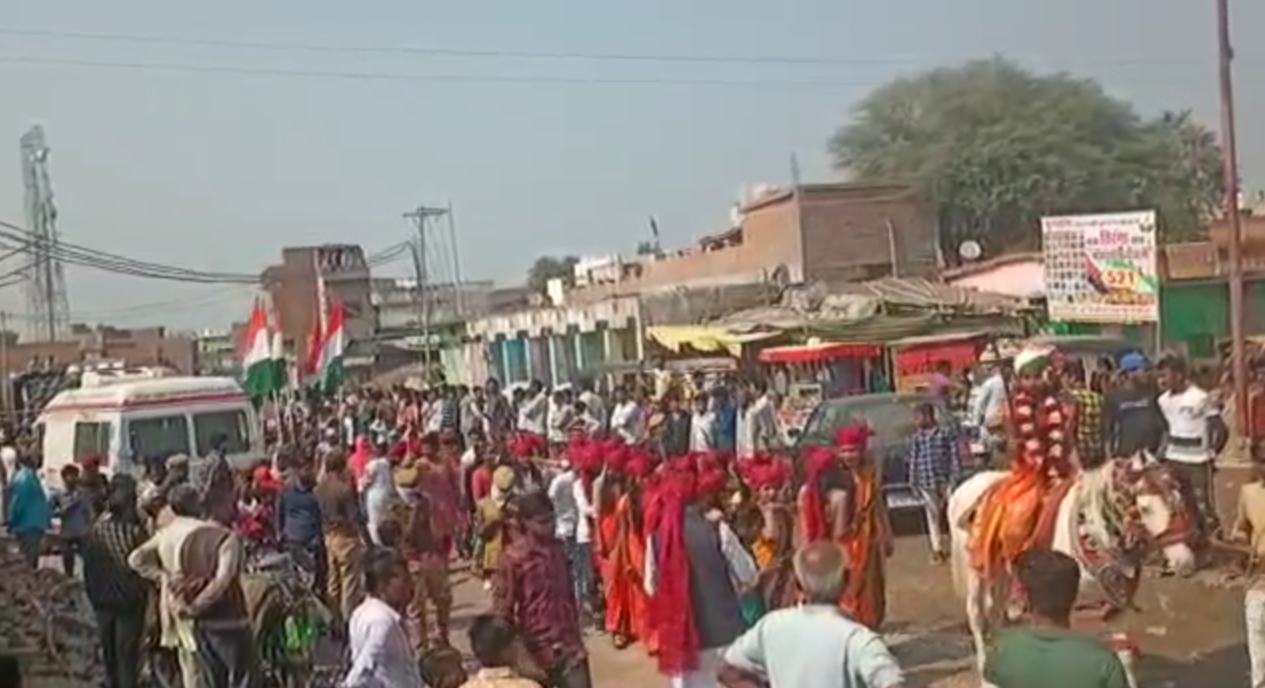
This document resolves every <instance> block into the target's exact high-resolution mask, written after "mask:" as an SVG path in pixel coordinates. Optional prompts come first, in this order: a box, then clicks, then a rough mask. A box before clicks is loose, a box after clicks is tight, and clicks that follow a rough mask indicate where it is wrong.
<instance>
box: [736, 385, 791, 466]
mask: <svg viewBox="0 0 1265 688" xmlns="http://www.w3.org/2000/svg"><path fill="white" fill-rule="evenodd" d="M754 392H755V394H756V395H757V396H756V399H755V401H753V402H751V404H750V405H748V406H746V407H745V408H743V410H742V412H741V413H740V415H739V416H738V451H737V456H738V458H740V459H743V458H749V457H751V456H754V455H755V454H759V453H762V452H769V451H775V450H777V449H780V448H781V447H782V445H783V444H784V442H783V441H782V434H781V430H780V429H779V428H778V421H777V403H776V402H775V401H774V398H773V393H772V392H771V391H769V386H768V383H766V382H764V381H762V380H761V381H759V382H757V383H756V384H755V388H754Z"/></svg>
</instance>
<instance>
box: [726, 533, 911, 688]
mask: <svg viewBox="0 0 1265 688" xmlns="http://www.w3.org/2000/svg"><path fill="white" fill-rule="evenodd" d="M846 561H847V558H846V556H845V555H844V552H843V549H842V548H841V547H839V546H838V545H836V544H835V543H833V542H830V541H819V542H815V543H813V544H811V545H808V546H807V547H805V548H804V549H801V550H800V551H798V552H796V553H795V560H794V567H795V578H796V580H798V581H799V586H800V590H801V591H802V592H803V594H804V597H805V598H806V599H805V602H804V604H801V605H798V606H795V607H787V608H784V609H778V610H776V611H773V612H770V613H769V614H767V615H766V616H764V617H763V618H762V619H760V621H759V622H758V623H756V625H755V626H753V627H752V628H751V629H750V630H748V631H747V632H746V633H744V634H742V635H741V636H739V637H738V639H737V640H735V641H734V643H733V644H732V645H730V646H729V647H728V648H726V649H725V651H724V654H723V656H722V659H721V668H720V672H719V678H720V683H721V684H722V685H726V686H741V685H768V686H769V687H770V688H902V687H903V686H905V685H906V683H905V676H904V672H903V671H901V668H900V665H898V664H897V663H896V660H895V659H894V658H893V657H892V654H891V652H890V651H889V650H888V649H887V646H886V645H885V644H884V643H883V639H882V638H881V637H880V636H879V635H878V634H877V633H874V632H873V631H871V630H870V629H868V628H866V627H864V626H862V625H861V624H859V623H856V622H855V621H852V620H851V619H849V618H848V617H847V616H845V615H844V614H842V613H840V612H839V608H838V602H839V595H840V593H842V592H843V586H844V584H845V580H846V578H845V576H846V573H845V571H846Z"/></svg>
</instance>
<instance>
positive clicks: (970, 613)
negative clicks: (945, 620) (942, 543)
mask: <svg viewBox="0 0 1265 688" xmlns="http://www.w3.org/2000/svg"><path fill="white" fill-rule="evenodd" d="M989 587H990V584H989V582H988V581H985V580H984V578H983V574H982V573H980V572H979V571H976V570H975V569H971V570H969V571H967V572H966V624H967V626H968V627H969V628H970V629H971V642H972V644H974V645H975V664H976V667H977V668H978V669H979V672H980V676H981V677H983V675H984V651H985V648H986V647H987V645H986V644H985V639H984V634H985V632H986V631H987V628H988V625H987V624H988V614H989V609H988V603H989V599H988V598H989V592H988V589H989Z"/></svg>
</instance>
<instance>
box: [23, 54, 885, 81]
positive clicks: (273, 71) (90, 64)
mask: <svg viewBox="0 0 1265 688" xmlns="http://www.w3.org/2000/svg"><path fill="white" fill-rule="evenodd" d="M0 64H16V65H28V66H45V67H81V68H91V69H107V70H109V69H112V70H128V71H150V72H182V73H188V74H227V75H234V76H268V77H283V78H303V79H328V80H342V81H366V82H368V81H382V82H390V81H414V82H447V83H488V84H537V85H545V84H554V85H579V86H699V87H722V88H723V87H737V88H749V87H759V88H840V87H849V86H879V85H882V84H884V83H886V82H885V81H882V80H874V79H870V80H848V81H840V80H831V79H804V80H795V79H665V78H649V77H646V78H637V77H633V78H623V77H573V76H556V75H532V76H508V75H501V74H453V73H447V74H445V73H436V74H406V73H399V72H340V71H323V70H314V69H280V68H271V67H231V66H224V65H194V64H183V63H175V62H124V61H112V60H79V59H70V58H51V57H29V56H24V55H2V56H0Z"/></svg>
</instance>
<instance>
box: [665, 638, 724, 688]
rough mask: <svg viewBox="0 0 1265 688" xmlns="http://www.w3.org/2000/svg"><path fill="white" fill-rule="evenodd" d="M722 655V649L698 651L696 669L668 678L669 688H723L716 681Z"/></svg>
mask: <svg viewBox="0 0 1265 688" xmlns="http://www.w3.org/2000/svg"><path fill="white" fill-rule="evenodd" d="M724 653H725V648H723V647H716V648H712V649H710V650H701V651H699V653H698V668H697V669H695V670H694V671H691V672H689V673H688V674H682V675H680V676H673V677H671V678H669V679H668V686H669V688H723V687H722V686H721V685H720V681H718V680H716V672H718V671H720V658H721V656H722V655H724Z"/></svg>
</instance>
